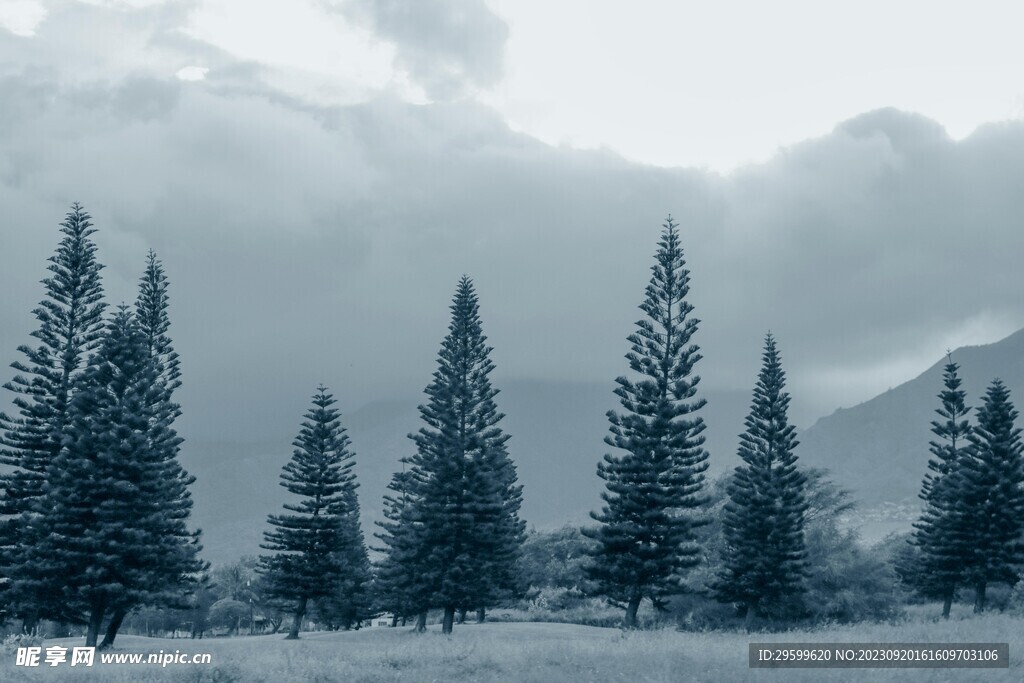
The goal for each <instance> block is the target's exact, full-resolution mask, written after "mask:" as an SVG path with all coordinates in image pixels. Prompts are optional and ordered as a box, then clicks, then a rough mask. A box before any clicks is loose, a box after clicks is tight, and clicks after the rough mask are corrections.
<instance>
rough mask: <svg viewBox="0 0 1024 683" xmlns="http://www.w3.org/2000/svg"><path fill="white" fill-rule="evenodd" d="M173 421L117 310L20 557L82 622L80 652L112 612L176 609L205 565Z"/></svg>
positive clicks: (129, 324)
mask: <svg viewBox="0 0 1024 683" xmlns="http://www.w3.org/2000/svg"><path fill="white" fill-rule="evenodd" d="M176 414H177V405H175V404H173V403H172V402H170V400H169V399H168V389H167V387H166V386H165V385H164V384H163V383H162V382H160V381H159V369H158V366H157V364H156V363H155V362H154V360H153V359H152V358H151V357H150V355H149V351H148V349H147V346H146V342H145V337H144V335H143V333H142V331H141V330H140V328H139V326H138V325H137V323H136V322H135V320H134V318H133V316H132V315H131V314H130V313H129V312H128V311H127V310H126V309H125V308H122V309H121V310H120V312H118V313H117V314H116V315H115V316H114V318H113V319H112V320H111V322H110V323H109V325H108V330H107V334H106V335H105V337H104V340H103V344H102V346H101V347H100V348H99V350H98V351H97V353H96V354H95V356H94V357H93V358H92V359H91V361H90V365H89V368H88V370H87V372H86V374H85V376H84V377H83V378H82V380H81V384H80V389H79V391H78V392H77V393H76V394H75V396H74V398H73V399H72V400H71V403H70V406H69V410H68V424H67V427H66V429H65V431H64V441H63V447H62V449H61V450H60V452H59V454H58V455H57V457H56V458H55V459H54V460H53V462H52V463H51V464H50V466H49V467H48V469H47V484H46V492H45V494H44V496H43V497H42V498H41V499H40V508H39V512H40V514H41V515H43V517H42V522H43V523H44V524H45V526H46V532H47V533H46V534H42V535H41V537H40V538H39V539H38V540H37V542H36V543H35V544H34V545H33V546H32V547H31V548H28V549H27V550H26V555H27V559H28V560H29V561H30V562H31V564H32V566H33V568H34V574H33V575H34V577H35V580H36V581H38V583H39V584H40V585H41V586H43V587H50V586H54V585H59V586H61V591H60V592H61V598H62V602H63V606H64V612H63V614H62V616H65V617H66V616H67V615H69V614H71V613H72V612H73V611H75V610H80V611H82V612H84V614H85V615H86V619H85V621H86V623H87V624H88V631H87V635H86V645H96V640H97V636H98V634H99V631H100V628H101V626H102V624H103V620H104V617H105V616H106V615H107V614H113V613H116V612H118V611H122V612H123V611H127V610H129V609H131V608H133V607H136V606H139V605H157V606H163V605H176V604H181V603H183V600H184V595H185V593H186V592H187V591H188V590H189V589H190V588H192V587H193V586H194V584H195V581H196V580H197V578H198V573H199V572H201V571H202V570H203V569H204V568H205V563H203V562H202V561H200V560H199V559H198V552H199V550H200V546H199V533H198V532H190V531H189V530H188V529H187V527H186V522H187V520H188V516H189V512H190V510H191V507H192V500H191V496H190V494H189V491H188V487H189V486H190V485H191V484H192V483H193V482H194V481H195V479H194V478H193V477H191V476H190V475H188V474H187V473H186V472H185V471H184V470H183V469H182V467H181V465H180V464H179V463H178V460H177V453H178V446H179V444H180V443H181V439H180V438H179V437H178V436H177V434H176V433H175V431H174V429H173V428H172V427H171V426H170V423H171V421H172V420H173V416H174V415H176Z"/></svg>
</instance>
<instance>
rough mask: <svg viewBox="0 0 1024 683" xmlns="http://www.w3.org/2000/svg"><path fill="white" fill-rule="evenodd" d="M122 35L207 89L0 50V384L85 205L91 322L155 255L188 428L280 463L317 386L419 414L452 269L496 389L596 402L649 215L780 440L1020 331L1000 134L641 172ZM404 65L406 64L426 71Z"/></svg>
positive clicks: (178, 44)
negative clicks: (573, 395)
mask: <svg viewBox="0 0 1024 683" xmlns="http://www.w3.org/2000/svg"><path fill="white" fill-rule="evenodd" d="M388 8H390V9H388ZM76 11H81V12H84V11H85V10H76ZM164 11H169V10H164ZM132 16H133V15H122V18H121V19H120V21H125V22H135V24H138V25H135V24H133V29H134V30H136V31H137V32H138V33H139V35H142V36H148V39H147V40H148V42H147V40H141V41H140V45H141V47H140V49H144V50H148V51H157V52H160V53H161V54H162V55H164V56H163V57H161V63H166V62H167V61H168V60H167V58H166V57H167V55H171V56H174V55H177V56H178V57H177V58H178V59H179V60H180V65H181V66H186V65H188V64H189V61H188V60H189V59H190V58H192V57H194V56H195V55H197V54H199V55H201V56H202V58H203V59H204V60H205V61H204V62H203V63H206V64H208V65H210V67H211V70H210V72H209V74H208V77H207V80H206V81H204V82H202V83H185V82H181V81H178V80H176V79H174V78H173V77H171V76H166V75H159V76H158V75H155V73H154V70H153V69H135V70H122V71H118V70H117V69H116V68H114V67H112V66H111V65H110V64H103V63H96V64H93V63H91V62H89V61H88V60H87V59H86V58H85V57H84V56H83V57H82V59H83V62H82V63H80V64H78V67H76V68H78V71H76V72H75V77H73V78H72V77H69V76H68V75H67V73H65V72H64V71H63V70H62V69H61V63H57V62H55V61H54V59H55V58H54V57H53V55H55V54H56V55H58V57H59V59H64V58H68V59H72V58H74V57H75V55H78V54H81V55H87V54H92V52H91V51H89V50H88V49H86V48H87V46H85V47H83V46H82V45H80V44H79V43H78V42H76V40H78V39H74V40H70V41H63V42H62V33H61V30H62V29H66V28H67V26H66V25H65V24H67V23H68V22H72V21H73V20H76V21H78V20H82V21H84V19H82V17H81V16H80V17H78V18H77V19H75V18H74V17H72V18H71V19H68V18H67V17H65V16H64V15H62V17H63V18H62V17H57V18H54V19H53V20H52V21H48V22H46V23H44V25H43V26H42V27H41V28H40V32H39V35H38V36H37V37H34V38H18V37H15V36H12V35H9V34H6V33H2V32H0V64H2V66H0V93H3V96H2V97H0V235H2V248H0V291H2V292H3V296H2V297H0V321H2V325H0V365H2V366H3V367H6V366H7V364H8V363H9V362H10V361H12V360H14V359H15V348H16V347H17V346H18V345H19V344H22V343H25V342H26V341H27V340H28V339H29V338H28V333H29V332H30V331H31V330H32V329H33V327H34V324H33V320H32V317H31V314H30V311H31V309H32V308H33V307H34V306H35V304H36V302H37V301H38V300H39V298H40V296H41V293H42V290H41V287H40V285H39V284H38V282H39V280H40V279H41V278H42V277H43V276H44V274H45V270H44V269H45V260H46V258H47V256H49V254H50V253H52V250H53V248H54V246H55V245H56V242H57V239H58V234H57V229H56V225H57V223H58V222H59V221H60V220H61V219H62V217H63V214H64V211H65V210H66V208H67V207H68V205H69V204H70V203H71V202H72V201H81V202H83V203H84V204H85V206H86V207H87V208H88V209H89V210H90V211H91V213H92V214H93V216H94V218H95V222H96V225H97V226H98V227H99V228H100V232H99V234H98V236H97V239H98V241H99V243H100V248H101V258H102V260H103V261H104V262H105V263H106V264H107V268H106V270H105V271H104V278H105V280H104V281H105V285H106V287H107V290H108V292H109V295H110V299H111V301H112V302H114V303H117V302H120V301H121V300H129V301H130V300H132V299H133V298H134V286H135V281H136V278H137V277H138V274H139V272H140V271H141V268H142V266H143V259H144V256H145V253H146V251H147V250H148V249H149V248H153V249H155V250H156V251H157V252H158V253H159V255H160V256H161V258H162V259H163V260H164V262H165V264H166V268H167V271H168V274H169V276H170V278H171V281H172V286H173V292H172V293H173V303H172V306H173V308H172V316H173V317H172V320H173V336H174V339H175V342H176V344H177V347H178V350H179V352H180V354H181V356H182V359H183V371H184V377H185V385H184V387H183V389H182V390H181V392H180V395H179V397H180V401H181V403H182V406H183V409H184V417H183V421H182V431H183V432H184V435H185V436H186V437H187V438H190V439H197V440H207V441H224V442H243V441H260V440H266V439H273V440H280V442H281V447H282V457H285V455H284V454H285V452H286V451H285V450H284V449H286V448H287V441H288V437H289V436H290V435H291V434H292V433H293V432H294V430H295V428H296V427H297V423H298V418H299V416H300V415H301V413H302V411H303V409H304V407H305V406H306V403H307V400H308V396H309V395H310V393H311V392H312V390H313V389H314V387H315V386H316V385H317V384H318V383H319V382H324V383H326V384H328V385H329V386H330V387H331V388H332V389H333V390H334V391H335V393H336V394H337V396H338V397H339V399H340V402H341V406H342V408H343V410H345V411H346V412H351V411H354V410H355V409H357V408H358V407H359V406H361V405H364V404H367V403H370V402H373V401H378V400H381V399H386V398H388V397H409V396H415V395H417V394H418V392H419V391H421V389H422V387H423V386H424V385H425V384H426V383H427V381H428V380H429V378H430V373H431V371H432V363H433V357H434V354H435V353H436V350H437V345H438V343H439V341H440V339H441V337H442V336H443V334H444V332H445V330H446V325H447V313H448V311H447V305H448V300H449V297H450V295H451V293H452V291H453V288H454V286H455V283H456V281H457V279H458V277H459V276H460V275H461V274H462V273H467V274H469V275H470V276H472V277H473V278H474V279H475V281H476V284H477V288H478V291H479V294H480V296H481V300H482V307H483V316H484V322H485V329H486V332H487V333H488V335H489V337H490V341H491V343H492V344H493V345H494V347H495V351H494V359H495V361H496V363H497V365H498V371H497V374H496V381H497V384H498V386H499V387H500V386H501V384H502V381H503V380H509V379H512V378H515V379H518V380H522V379H544V380H548V381H563V382H595V381H603V382H607V384H608V389H609V392H610V391H611V388H612V379H613V378H614V377H615V376H616V375H617V374H620V373H621V372H622V371H624V369H625V361H624V360H623V359H622V356H623V354H624V353H625V351H626V350H627V344H626V342H625V336H626V335H627V334H628V333H629V331H630V327H631V324H632V322H633V321H634V320H635V319H636V318H637V317H638V315H639V313H638V311H637V309H636V306H637V304H638V303H639V302H640V298H641V296H642V292H643V288H644V286H645V283H646V280H647V278H648V268H649V266H650V263H651V255H652V253H653V250H654V248H655V242H656V240H657V237H658V234H659V231H660V224H661V222H662V220H663V219H664V218H665V216H666V214H668V213H670V212H671V213H672V215H673V216H674V218H675V219H676V220H677V221H678V222H679V223H680V224H681V225H682V226H683V235H684V243H685V248H686V250H687V256H688V261H689V264H690V267H691V270H692V279H693V282H692V301H693V303H694V305H695V306H696V313H697V315H698V316H699V317H700V318H701V319H702V321H703V322H702V326H701V329H700V332H699V338H698V340H697V341H698V342H699V343H700V344H701V346H702V347H703V349H704V354H705V360H704V361H702V363H701V367H700V372H701V374H702V375H703V377H704V382H705V386H706V387H707V388H708V389H711V390H718V391H729V390H741V391H747V390H749V387H750V386H751V384H752V382H753V380H754V378H755V375H756V372H757V368H758V364H759V354H760V347H761V340H762V337H763V334H764V332H765V331H766V330H768V329H771V330H772V331H773V332H774V333H775V335H776V336H777V338H778V340H779V342H780V345H781V348H782V351H783V354H784V360H785V362H786V365H787V368H788V370H789V375H790V380H791V390H792V393H793V394H794V410H795V414H796V417H797V420H798V421H799V422H801V423H802V424H808V423H809V422H810V421H812V420H813V419H814V418H816V417H818V416H820V415H823V414H826V413H829V412H831V411H832V410H833V409H835V408H836V407H838V406H839V405H840V404H846V405H849V404H850V403H852V402H855V401H858V400H863V399H866V398H869V397H870V396H872V395H874V394H875V393H878V391H880V390H884V389H885V388H886V386H887V385H895V384H898V383H900V382H902V381H904V380H906V379H909V378H910V377H912V376H914V375H916V374H917V373H918V372H920V371H921V370H923V369H924V368H926V367H928V366H929V365H931V363H932V362H934V361H935V360H936V358H935V356H934V354H935V353H936V350H937V349H941V348H943V344H945V343H949V344H950V345H956V344H957V343H958V342H957V340H960V339H961V337H963V335H969V334H974V335H975V337H974V338H971V339H968V341H974V342H981V341H993V340H994V336H993V335H995V336H998V333H1001V332H1005V331H1008V330H1011V329H1014V328H1015V327H1019V326H1021V325H1022V324H1024V298H1022V297H1021V296H1020V279H1019V266H1018V261H1019V255H1020V253H1021V252H1022V248H1024V231H1022V230H1021V218H1022V216H1024V187H1022V182H1024V181H1022V178H1024V125H1022V124H1021V123H1019V122H1014V123H1001V124H992V125H987V126H984V127H982V128H980V129H978V130H977V131H976V132H975V133H974V134H973V135H971V136H970V137H968V138H967V139H965V140H962V141H959V142H956V141H953V140H951V139H950V138H949V137H948V136H947V135H946V134H945V132H944V131H943V130H942V128H941V127H940V126H938V125H937V124H936V123H934V122H933V121H930V120H928V119H926V118H924V117H922V116H918V115H916V114H912V113H906V112H900V111H895V110H881V111H875V112H870V113H867V114H863V115H861V116H857V117H855V118H852V119H850V120H849V121H846V122H843V123H841V124H839V125H838V126H837V127H836V128H835V130H834V131H833V132H832V133H830V134H828V135H826V136H823V137H821V138H817V139H813V140H808V141H806V142H804V143H802V144H799V145H795V146H793V147H789V148H786V149H782V150H780V151H779V152H778V154H777V155H776V156H775V157H774V158H773V159H771V160H770V161H769V162H767V163H765V164H761V165H756V166H750V167H746V168H742V169H740V170H738V171H736V172H734V173H732V174H730V175H727V176H721V175H717V174H714V173H710V172H704V171H698V170H687V169H663V168H653V167H647V166H642V165H637V164H631V163H628V162H626V161H624V160H622V159H621V158H619V157H617V156H616V155H614V154H612V153H610V152H604V151H601V152H595V151H577V150H571V149H564V148H553V147H550V146H547V145H544V144H542V143H540V142H538V141H536V140H533V139H531V138H529V137H527V136H525V135H522V134H517V133H514V132H512V131H510V130H509V129H508V127H507V126H506V125H505V124H504V123H503V121H502V120H501V119H500V118H499V117H498V116H497V115H496V114H495V113H494V112H493V111H490V110H488V109H486V108H483V107H480V106H477V105H473V104H468V103H448V104H433V105H428V106H413V105H408V104H404V103H401V102H398V101H395V100H392V99H389V98H387V97H381V98H378V99H375V100H373V101H370V102H367V103H364V104H359V105H353V106H347V107H337V108H320V107H312V106H309V105H306V104H303V103H302V102H299V101H297V100H295V99H294V98H289V97H287V96H284V95H282V94H281V93H279V92H277V91H274V90H272V89H270V88H268V87H266V86H264V85H262V81H261V79H260V72H261V69H262V67H259V66H257V65H252V64H239V63H236V62H233V61H232V60H230V59H228V58H226V57H225V56H224V55H221V54H219V53H218V52H217V51H216V50H214V49H212V48H209V47H208V46H203V45H200V44H195V43H190V42H189V41H185V40H183V39H181V38H180V37H175V36H174V35H172V34H170V33H167V32H161V31H159V30H157V29H156V28H154V27H159V26H162V25H163V22H164V19H165V18H160V17H157V18H155V19H153V18H152V17H151V20H150V22H149V23H146V22H144V21H142V20H141V19H139V18H137V17H136V18H132ZM405 20H406V19H405V18H403V17H402V16H401V15H400V12H399V10H398V9H396V7H392V5H391V4H388V3H385V4H383V5H380V6H379V12H378V15H377V16H375V17H373V18H372V21H374V22H376V25H377V26H379V27H380V30H381V31H384V32H390V33H391V34H393V35H399V34H402V32H403V31H406V30H407V29H406V27H405V25H404V24H403V22H404V21H405ZM470 20H480V21H483V22H484V23H485V24H486V22H487V20H486V18H483V19H480V17H476V19H473V17H470V18H469V19H467V21H470ZM62 22H64V24H62ZM147 30H148V31H149V33H146V31H147ZM489 30H493V31H496V32H498V33H500V31H501V30H502V29H501V27H497V28H494V27H492V29H489ZM446 44H447V43H446ZM58 46H59V47H58ZM421 48H422V49H424V50H429V49H432V48H431V47H430V46H419V47H417V46H416V45H415V44H409V43H408V41H407V42H406V44H405V47H403V50H405V52H403V53H401V54H400V55H399V58H400V59H408V60H410V63H421V61H420V60H419V58H418V57H417V52H416V50H418V49H421ZM463 48H464V49H465V52H464V59H463V58H456V57H453V56H451V55H448V56H446V55H444V54H442V55H441V56H439V57H438V59H441V60H442V61H443V62H444V63H445V64H449V66H442V67H437V70H435V71H433V72H432V74H433V75H428V76H424V78H425V79H426V81H427V82H428V85H429V82H430V79H431V78H434V77H436V78H437V79H439V80H437V83H436V84H435V85H431V86H430V87H437V88H438V89H440V90H439V92H440V91H441V90H444V91H445V92H450V90H445V89H446V88H454V87H455V86H453V85H451V83H448V85H446V84H445V83H446V80H445V79H446V78H447V77H446V76H445V74H449V75H450V74H451V73H453V69H454V70H455V71H458V69H460V68H461V69H462V70H463V73H462V74H461V76H460V77H459V78H461V79H463V81H464V80H465V79H466V78H468V79H469V81H470V82H477V83H483V82H487V81H488V80H489V79H493V78H494V77H495V73H496V71H494V70H495V69H498V68H499V66H498V65H496V63H486V62H481V63H476V62H474V61H473V59H472V58H471V57H472V55H473V54H476V50H477V48H476V47H474V46H472V45H465V46H463ZM403 54H404V55H405V56H404V57H403V56H402V55H403ZM460 59H461V60H462V61H460ZM67 63H71V62H70V61H68V62H67ZM424 64H425V66H424V67H423V68H431V69H433V68H434V67H433V66H430V65H429V63H424ZM451 64H455V65H456V67H457V66H458V65H459V64H462V67H458V68H456V67H452V66H450V65H451ZM470 64H475V66H472V67H471V66H469V65H470ZM467 69H480V71H479V72H472V73H469V74H468V76H467V75H466V73H465V71H466V70H467ZM100 73H106V74H108V75H107V76H100V75H99V74H100ZM169 73H171V74H173V70H172V71H170V72H169ZM456 80H458V79H456ZM460 82H462V81H460ZM751 125H757V122H756V120H752V121H751ZM972 330H973V332H972ZM986 334H987V335H989V337H991V338H986V337H985V335H986ZM5 400H6V399H5ZM598 421H600V418H598ZM738 427H739V426H738V425H737V429H738ZM598 438H599V435H598ZM595 441H596V440H595ZM597 445H598V446H599V443H598V444H597ZM597 457H599V453H595V461H596V459H597ZM588 474H589V473H588Z"/></svg>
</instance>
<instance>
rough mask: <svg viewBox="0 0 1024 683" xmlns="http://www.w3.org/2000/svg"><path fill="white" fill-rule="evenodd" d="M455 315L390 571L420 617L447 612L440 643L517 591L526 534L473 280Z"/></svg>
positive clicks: (463, 284) (461, 292)
mask: <svg viewBox="0 0 1024 683" xmlns="http://www.w3.org/2000/svg"><path fill="white" fill-rule="evenodd" d="M451 312H452V318H451V323H450V325H449V326H448V335H447V336H446V337H445V338H444V341H442V343H441V350H440V352H439V353H438V361H437V370H436V371H435V372H434V378H433V380H432V381H431V382H430V384H429V385H427V388H426V390H425V391H426V394H427V397H428V399H429V400H428V401H427V403H426V404H424V405H421V406H420V407H419V411H420V417H421V418H422V420H423V421H424V422H425V423H426V426H424V427H422V428H421V429H420V431H419V433H417V434H413V435H410V437H411V438H412V439H413V440H414V441H415V443H416V454H415V455H413V456H412V457H410V458H409V461H408V462H409V464H410V465H411V470H410V472H411V476H410V477H409V484H410V495H409V496H408V497H407V499H406V506H405V509H404V510H403V511H402V514H401V522H400V523H399V527H400V528H399V529H397V530H396V531H395V532H394V533H393V534H392V538H393V540H394V541H396V542H397V543H396V544H393V545H391V546H390V550H391V551H392V552H394V553H396V557H395V558H393V559H392V560H391V561H392V562H394V561H395V560H400V559H403V557H404V560H405V561H407V562H408V564H407V565H406V566H405V567H404V568H403V571H406V572H409V573H407V574H406V575H405V579H404V581H402V583H403V584H404V585H406V586H407V587H408V588H407V591H406V595H407V596H408V597H410V598H411V599H412V601H413V602H412V603H411V605H412V606H413V608H414V609H417V610H419V611H420V613H421V614H422V608H423V607H424V606H425V605H424V602H426V601H427V600H429V606H437V607H440V608H442V609H443V611H444V617H443V621H442V631H443V632H444V633H451V631H452V625H453V623H454V617H455V612H456V610H457V609H459V608H465V607H476V608H484V607H487V606H490V605H492V604H494V603H495V602H496V601H498V600H501V599H503V598H505V597H507V596H509V595H510V594H512V593H514V592H515V591H516V588H517V586H516V581H515V565H516V563H517V560H518V556H519V551H520V547H521V545H522V542H523V538H524V530H525V529H524V527H525V525H524V523H523V522H522V520H520V519H519V507H520V504H521V501H522V487H521V486H519V485H518V484H517V483H516V482H517V477H516V471H515V465H514V464H513V463H512V460H511V459H510V458H509V456H508V452H507V450H506V448H505V442H506V441H507V440H508V439H509V436H508V435H506V434H505V433H504V432H503V431H502V429H501V427H500V426H499V422H500V421H501V419H502V418H503V417H504V415H502V414H501V413H499V412H498V410H497V407H496V405H495V403H494V397H495V395H497V393H498V392H497V390H496V389H493V388H492V387H491V383H490V379H489V378H488V375H490V373H491V371H492V370H494V363H493V362H492V361H491V360H490V358H489V356H490V352H491V348H490V347H489V346H487V345H486V340H487V338H486V337H485V336H484V334H483V329H482V327H481V323H480V312H479V302H478V300H477V296H476V293H475V291H474V289H473V284H472V282H471V281H470V279H469V278H468V277H465V276H463V277H462V279H461V280H460V281H459V285H458V288H457V290H456V292H455V296H454V298H453V300H452V305H451ZM398 553H401V555H399V554H398ZM421 621H422V620H421ZM420 625H422V624H420Z"/></svg>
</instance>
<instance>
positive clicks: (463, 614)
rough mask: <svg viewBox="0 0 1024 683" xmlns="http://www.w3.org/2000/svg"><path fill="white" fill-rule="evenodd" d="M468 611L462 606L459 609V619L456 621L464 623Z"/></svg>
mask: <svg viewBox="0 0 1024 683" xmlns="http://www.w3.org/2000/svg"><path fill="white" fill-rule="evenodd" d="M468 611H469V610H468V609H466V608H465V607H463V608H462V609H460V610H459V620H458V622H457V623H459V624H465V623H466V613H467V612H468Z"/></svg>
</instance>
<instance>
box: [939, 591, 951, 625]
mask: <svg viewBox="0 0 1024 683" xmlns="http://www.w3.org/2000/svg"><path fill="white" fill-rule="evenodd" d="M952 606H953V590H950V591H949V592H948V593H946V598H945V600H943V602H942V618H943V619H949V610H950V608H951V607H952Z"/></svg>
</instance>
